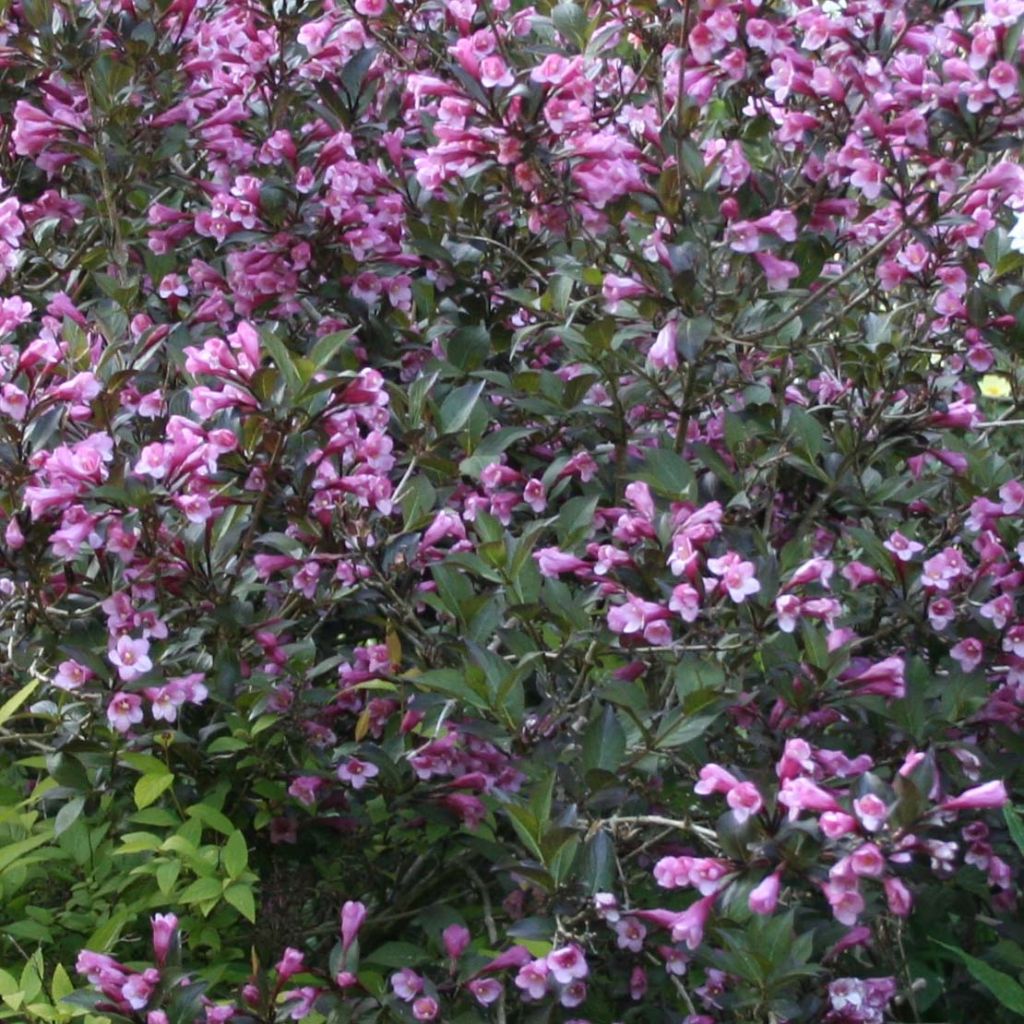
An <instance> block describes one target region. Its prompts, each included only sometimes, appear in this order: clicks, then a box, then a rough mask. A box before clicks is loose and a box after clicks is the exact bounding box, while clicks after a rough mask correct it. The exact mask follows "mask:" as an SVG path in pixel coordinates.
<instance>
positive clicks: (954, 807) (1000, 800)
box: [939, 780, 1009, 811]
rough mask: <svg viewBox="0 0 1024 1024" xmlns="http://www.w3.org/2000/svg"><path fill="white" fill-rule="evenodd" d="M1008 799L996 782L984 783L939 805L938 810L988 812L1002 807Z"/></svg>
mask: <svg viewBox="0 0 1024 1024" xmlns="http://www.w3.org/2000/svg"><path fill="white" fill-rule="evenodd" d="M1008 799H1009V797H1008V796H1007V795H1006V787H1005V786H1004V785H1003V784H1002V782H1000V781H998V780H997V781H995V782H986V783H985V784H984V785H981V786H975V787H974V788H973V789H967V790H964V792H963V793H961V794H960V795H959V796H955V797H953V798H952V799H950V800H945V801H943V803H941V804H939V809H940V810H943V811H976V810H988V809H990V808H995V807H1003V806H1004V805H1005V804H1006V802H1007V800H1008Z"/></svg>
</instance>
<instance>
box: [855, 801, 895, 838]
mask: <svg viewBox="0 0 1024 1024" xmlns="http://www.w3.org/2000/svg"><path fill="white" fill-rule="evenodd" d="M853 811H854V814H856V815H857V817H858V818H860V823H861V825H863V826H864V828H865V829H867V831H868V832H877V831H878V830H879V829H880V828H881V827H882V826H883V825H884V824H885V819H886V818H888V817H889V808H888V807H887V806H886V804H885V802H884V801H883V800H882V799H881V798H880V797H877V796H875V794H874V793H867V794H865V795H864V796H862V797H860V798H859V799H857V800H854V801H853Z"/></svg>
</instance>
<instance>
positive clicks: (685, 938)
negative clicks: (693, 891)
mask: <svg viewBox="0 0 1024 1024" xmlns="http://www.w3.org/2000/svg"><path fill="white" fill-rule="evenodd" d="M715 895H716V894H715V893H712V894H711V895H709V896H705V897H704V898H703V899H702V900H698V901H697V902H696V903H694V904H693V905H692V906H691V907H689V908H688V909H687V910H684V911H683V912H682V913H681V914H679V915H678V916H677V918H676V920H675V922H674V923H673V925H672V941H673V942H685V943H686V948H687V949H696V948H697V947H698V946H699V945H700V944H701V941H702V940H703V938H704V926H705V925H706V924H707V920H708V915H709V914H710V913H711V908H712V907H713V906H714V903H715Z"/></svg>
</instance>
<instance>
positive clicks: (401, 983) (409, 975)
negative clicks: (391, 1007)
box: [391, 967, 423, 1003]
mask: <svg viewBox="0 0 1024 1024" xmlns="http://www.w3.org/2000/svg"><path fill="white" fill-rule="evenodd" d="M391 988H392V989H393V990H394V993H395V995H396V996H398V998H399V999H401V1000H403V1001H405V1002H407V1003H411V1002H412V1001H413V1000H414V999H415V998H416V997H417V996H418V995H419V994H420V992H422V991H423V979H422V978H421V977H420V976H419V975H418V974H417V973H416V972H415V971H414V970H412V969H411V968H409V967H403V968H402V969H401V970H400V971H398V972H396V973H395V974H392V975H391Z"/></svg>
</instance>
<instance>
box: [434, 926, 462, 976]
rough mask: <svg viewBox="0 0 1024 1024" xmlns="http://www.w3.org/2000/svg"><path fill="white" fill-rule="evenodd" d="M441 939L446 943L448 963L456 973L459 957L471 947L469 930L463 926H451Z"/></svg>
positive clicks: (446, 929)
mask: <svg viewBox="0 0 1024 1024" xmlns="http://www.w3.org/2000/svg"><path fill="white" fill-rule="evenodd" d="M441 939H442V941H443V942H444V949H445V952H446V953H447V954H448V962H449V963H450V964H451V969H452V970H453V971H454V970H455V965H456V964H457V963H458V962H459V957H460V956H462V954H463V953H464V952H465V949H466V947H467V946H468V945H469V929H468V928H464V927H463V926H462V925H461V924H450V925H448V927H447V928H445V930H444V931H443V932H442V933H441Z"/></svg>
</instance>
